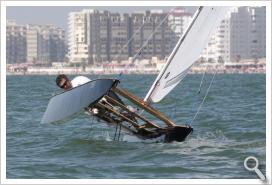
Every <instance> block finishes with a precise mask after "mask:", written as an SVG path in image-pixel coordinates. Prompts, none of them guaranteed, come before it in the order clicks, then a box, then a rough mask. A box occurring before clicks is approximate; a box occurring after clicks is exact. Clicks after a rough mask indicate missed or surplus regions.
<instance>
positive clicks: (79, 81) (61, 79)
mask: <svg viewBox="0 0 272 185" xmlns="http://www.w3.org/2000/svg"><path fill="white" fill-rule="evenodd" d="M90 81H91V79H89V78H87V77H85V76H77V77H75V78H74V79H73V80H71V81H70V80H69V78H68V77H67V76H66V75H65V74H60V75H58V76H57V78H56V84H57V86H59V87H60V88H62V89H64V90H65V91H68V90H70V89H72V88H75V87H77V86H79V85H83V84H85V83H88V82H90ZM108 96H110V97H111V98H113V99H115V100H117V101H118V102H119V103H121V104H123V105H124V103H123V102H122V100H121V99H120V98H119V97H118V95H117V94H115V93H114V92H112V91H109V93H108ZM100 101H101V102H103V101H104V102H105V101H107V100H106V98H104V97H103V98H102V99H101V100H100ZM89 112H90V113H92V114H94V115H95V114H98V112H99V110H98V109H96V108H91V109H89Z"/></svg>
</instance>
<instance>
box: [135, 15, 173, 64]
mask: <svg viewBox="0 0 272 185" xmlns="http://www.w3.org/2000/svg"><path fill="white" fill-rule="evenodd" d="M131 30H132V35H131V37H132V38H133V39H132V41H131V48H132V53H131V54H132V55H131V57H133V59H151V58H152V57H153V56H156V57H158V58H159V59H164V58H165V57H167V56H168V55H169V54H170V52H171V51H172V49H173V48H174V46H175V44H176V42H177V41H178V37H177V36H176V34H175V33H174V31H173V30H172V29H171V27H170V24H169V20H168V14H167V13H164V12H162V10H151V11H145V12H137V13H132V14H131ZM173 41H175V42H173Z"/></svg>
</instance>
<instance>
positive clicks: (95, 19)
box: [68, 9, 178, 64]
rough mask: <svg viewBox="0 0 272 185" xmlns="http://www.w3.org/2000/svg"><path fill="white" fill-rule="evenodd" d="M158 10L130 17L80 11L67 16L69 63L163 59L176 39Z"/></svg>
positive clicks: (138, 13)
mask: <svg viewBox="0 0 272 185" xmlns="http://www.w3.org/2000/svg"><path fill="white" fill-rule="evenodd" d="M167 16H168V15H167V14H166V13H163V12H162V11H161V10H151V11H144V12H135V13H132V14H123V15H121V14H119V13H110V12H108V11H98V10H93V9H89V10H82V11H80V12H72V13H70V14H69V44H68V45H69V58H70V62H71V63H86V64H99V63H100V62H112V61H118V62H120V61H122V60H128V58H132V59H133V60H136V59H151V58H152V57H153V56H157V57H158V58H160V59H164V58H165V57H167V56H168V55H169V53H170V52H171V51H172V49H173V48H174V46H175V42H174V43H173V41H176V42H177V40H178V37H177V36H176V34H175V32H174V31H173V30H172V29H171V27H170V25H169V24H170V23H169V21H168V17H167Z"/></svg>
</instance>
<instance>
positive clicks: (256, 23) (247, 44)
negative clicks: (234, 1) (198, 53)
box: [202, 6, 266, 62]
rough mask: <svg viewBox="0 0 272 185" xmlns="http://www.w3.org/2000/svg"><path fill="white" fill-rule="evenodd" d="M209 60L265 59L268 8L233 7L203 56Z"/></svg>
mask: <svg viewBox="0 0 272 185" xmlns="http://www.w3.org/2000/svg"><path fill="white" fill-rule="evenodd" d="M202 57H204V58H205V59H206V60H218V59H219V58H221V59H223V61H225V62H230V61H231V62H238V61H240V60H242V59H258V58H265V57H266V10H265V7H245V6H244V7H234V8H232V9H231V10H230V12H229V13H228V14H227V15H226V17H225V19H224V20H223V21H222V22H221V24H220V26H219V27H218V29H217V31H216V33H215V34H214V35H213V37H212V38H211V40H210V42H209V43H208V45H207V47H206V48H205V49H204V50H203V52H202Z"/></svg>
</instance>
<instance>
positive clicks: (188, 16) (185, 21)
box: [169, 7, 193, 37]
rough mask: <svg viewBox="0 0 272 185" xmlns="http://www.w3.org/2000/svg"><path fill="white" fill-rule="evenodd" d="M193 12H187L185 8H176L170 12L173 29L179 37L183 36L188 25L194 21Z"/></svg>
mask: <svg viewBox="0 0 272 185" xmlns="http://www.w3.org/2000/svg"><path fill="white" fill-rule="evenodd" d="M192 16H193V14H192V13H190V12H187V11H186V10H185V9H184V8H181V7H179V8H176V9H173V10H171V11H170V13H169V22H170V26H171V29H172V30H174V32H175V33H176V34H177V36H178V37H181V36H182V34H183V33H184V32H185V30H186V28H187V26H188V25H189V24H190V22H191V21H192Z"/></svg>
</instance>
